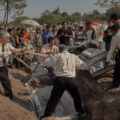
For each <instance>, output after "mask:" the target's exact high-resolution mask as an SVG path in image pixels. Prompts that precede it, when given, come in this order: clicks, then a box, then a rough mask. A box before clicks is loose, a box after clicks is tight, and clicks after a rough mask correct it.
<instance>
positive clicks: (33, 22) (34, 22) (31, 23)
mask: <svg viewBox="0 0 120 120" xmlns="http://www.w3.org/2000/svg"><path fill="white" fill-rule="evenodd" d="M21 24H26V25H32V26H36V27H40V25H39V23H38V22H36V21H35V20H32V19H31V20H23V21H22V22H21Z"/></svg>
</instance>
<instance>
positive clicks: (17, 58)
mask: <svg viewBox="0 0 120 120" xmlns="http://www.w3.org/2000/svg"><path fill="white" fill-rule="evenodd" d="M15 59H17V60H18V61H20V62H21V63H23V64H24V65H25V66H26V67H27V68H28V69H30V70H31V67H30V66H29V65H27V64H26V63H25V62H24V61H23V60H22V59H20V58H18V57H15Z"/></svg>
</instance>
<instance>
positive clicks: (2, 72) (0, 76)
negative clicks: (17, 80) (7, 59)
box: [0, 67, 13, 97]
mask: <svg viewBox="0 0 120 120" xmlns="http://www.w3.org/2000/svg"><path fill="white" fill-rule="evenodd" d="M0 82H1V84H2V86H3V88H4V91H5V95H6V96H9V97H12V96H13V94H12V90H11V83H10V80H9V78H8V69H7V67H0Z"/></svg>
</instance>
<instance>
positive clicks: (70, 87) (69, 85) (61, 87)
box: [44, 77, 83, 117]
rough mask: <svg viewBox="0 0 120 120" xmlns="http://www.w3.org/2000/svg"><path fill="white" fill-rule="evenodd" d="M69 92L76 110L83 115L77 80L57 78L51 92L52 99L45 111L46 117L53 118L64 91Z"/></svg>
mask: <svg viewBox="0 0 120 120" xmlns="http://www.w3.org/2000/svg"><path fill="white" fill-rule="evenodd" d="M65 90H67V91H68V92H69V93H70V95H71V96H72V98H73V101H74V105H75V109H76V111H77V112H79V113H83V108H82V105H81V97H80V94H79V91H78V87H77V85H76V84H75V80H74V79H72V78H65V77H57V78H56V79H55V80H54V87H53V90H52V92H51V96H50V99H49V101H48V104H47V107H46V109H45V113H44V117H47V116H51V115H52V114H53V112H54V110H55V108H56V106H57V104H58V102H59V100H60V98H61V96H62V94H63V93H64V91H65Z"/></svg>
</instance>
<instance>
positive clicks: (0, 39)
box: [0, 32, 24, 99]
mask: <svg viewBox="0 0 120 120" xmlns="http://www.w3.org/2000/svg"><path fill="white" fill-rule="evenodd" d="M8 39H9V34H8V33H5V32H3V33H0V82H1V84H2V86H3V88H4V91H5V96H7V97H9V98H10V99H13V93H12V89H11V83H10V80H9V78H8V69H7V59H9V56H10V55H12V54H13V55H15V54H16V53H17V52H20V51H21V52H23V51H24V50H23V49H21V50H16V49H15V48H14V47H12V46H11V45H10V44H8Z"/></svg>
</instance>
